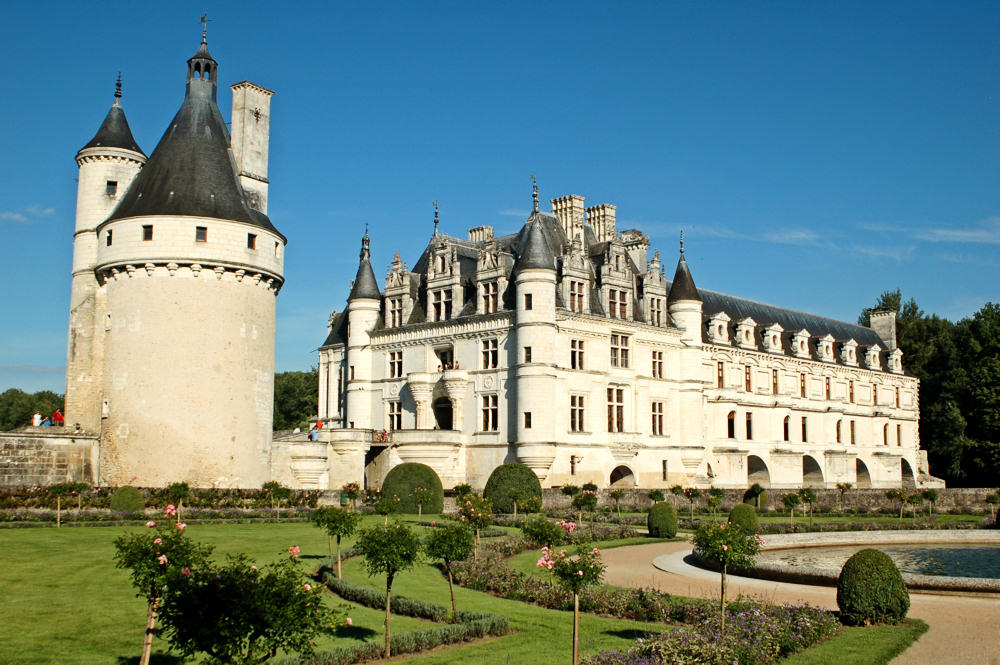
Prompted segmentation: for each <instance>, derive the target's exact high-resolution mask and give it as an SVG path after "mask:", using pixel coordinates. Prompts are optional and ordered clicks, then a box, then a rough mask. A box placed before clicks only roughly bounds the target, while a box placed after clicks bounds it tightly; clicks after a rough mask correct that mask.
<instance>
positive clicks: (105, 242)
mask: <svg viewBox="0 0 1000 665" xmlns="http://www.w3.org/2000/svg"><path fill="white" fill-rule="evenodd" d="M112 233H113V231H110V230H109V231H108V235H106V236H105V240H104V244H106V245H107V246H108V247H111V234H112ZM897 394H898V393H897ZM896 406H899V404H897V405H896Z"/></svg>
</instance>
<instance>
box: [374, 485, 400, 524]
mask: <svg viewBox="0 0 1000 665" xmlns="http://www.w3.org/2000/svg"><path fill="white" fill-rule="evenodd" d="M372 510H374V511H375V512H376V513H377V514H379V515H381V516H382V517H383V520H382V523H383V524H384V525H386V526H388V524H389V515H395V514H396V513H398V512H399V497H398V496H396V495H395V494H383V493H381V492H379V493H378V498H376V499H375V501H374V502H373V503H372Z"/></svg>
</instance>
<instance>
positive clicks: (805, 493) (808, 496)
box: [799, 487, 816, 528]
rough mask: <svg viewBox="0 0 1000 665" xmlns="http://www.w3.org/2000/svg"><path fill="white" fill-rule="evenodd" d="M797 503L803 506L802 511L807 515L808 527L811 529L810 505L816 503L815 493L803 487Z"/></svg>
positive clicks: (811, 515)
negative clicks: (799, 502)
mask: <svg viewBox="0 0 1000 665" xmlns="http://www.w3.org/2000/svg"><path fill="white" fill-rule="evenodd" d="M799 501H801V502H802V505H803V506H805V508H804V510H805V511H806V513H807V514H808V515H809V526H810V528H811V527H812V524H813V514H812V505H813V504H814V503H816V492H814V491H812V490H811V489H809V488H808V487H803V488H802V489H800V490H799Z"/></svg>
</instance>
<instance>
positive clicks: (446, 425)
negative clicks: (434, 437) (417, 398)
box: [432, 397, 452, 429]
mask: <svg viewBox="0 0 1000 665" xmlns="http://www.w3.org/2000/svg"><path fill="white" fill-rule="evenodd" d="M432 407H433V409H434V422H435V424H436V425H437V428H438V429H451V424H452V412H451V400H450V399H448V398H447V397H438V398H437V399H436V400H434V403H433V405H432Z"/></svg>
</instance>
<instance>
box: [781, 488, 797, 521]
mask: <svg viewBox="0 0 1000 665" xmlns="http://www.w3.org/2000/svg"><path fill="white" fill-rule="evenodd" d="M781 502H782V503H783V504H785V508H788V510H789V513H788V514H789V524H790V525H791V527H792V529H794V528H795V508H796V506H798V505H799V503H801V502H802V497H801V496H799V493H798V492H789V493H788V494H783V495H782V497H781Z"/></svg>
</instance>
